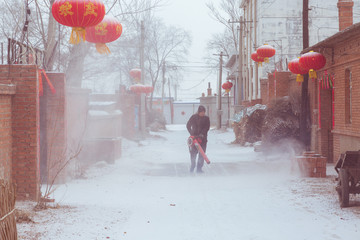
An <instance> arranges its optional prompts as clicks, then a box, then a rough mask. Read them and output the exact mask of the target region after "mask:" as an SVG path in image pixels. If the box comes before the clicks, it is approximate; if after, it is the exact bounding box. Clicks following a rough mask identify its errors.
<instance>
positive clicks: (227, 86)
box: [221, 81, 233, 93]
mask: <svg viewBox="0 0 360 240" xmlns="http://www.w3.org/2000/svg"><path fill="white" fill-rule="evenodd" d="M232 86H233V84H232V83H231V82H229V81H227V82H224V83H223V85H222V86H221V87H222V88H223V89H224V90H225V92H226V93H228V92H230V90H231V88H232Z"/></svg>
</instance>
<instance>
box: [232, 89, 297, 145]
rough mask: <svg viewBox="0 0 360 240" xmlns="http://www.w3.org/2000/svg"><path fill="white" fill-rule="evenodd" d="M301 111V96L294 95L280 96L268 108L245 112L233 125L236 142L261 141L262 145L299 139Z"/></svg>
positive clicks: (242, 143)
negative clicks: (249, 112)
mask: <svg viewBox="0 0 360 240" xmlns="http://www.w3.org/2000/svg"><path fill="white" fill-rule="evenodd" d="M300 111H301V109H300V97H299V96H297V95H294V96H287V97H283V98H278V99H276V100H274V101H273V102H272V103H270V104H269V106H268V107H267V108H266V109H256V110H255V111H251V114H243V116H242V117H241V120H240V121H238V122H235V123H234V125H233V128H234V133H235V137H236V140H235V141H234V143H238V144H241V145H244V144H245V143H255V142H258V141H261V142H262V146H267V145H272V144H276V143H277V142H279V141H282V140H284V139H295V140H298V139H299V119H300V118H299V117H300ZM245 112H246V110H245Z"/></svg>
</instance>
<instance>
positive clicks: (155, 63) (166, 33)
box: [145, 18, 191, 102]
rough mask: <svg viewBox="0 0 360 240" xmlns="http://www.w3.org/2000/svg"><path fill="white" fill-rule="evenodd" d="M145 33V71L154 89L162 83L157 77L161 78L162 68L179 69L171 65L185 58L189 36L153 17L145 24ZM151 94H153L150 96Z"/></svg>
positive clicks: (189, 41)
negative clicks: (151, 20)
mask: <svg viewBox="0 0 360 240" xmlns="http://www.w3.org/2000/svg"><path fill="white" fill-rule="evenodd" d="M145 33H146V36H147V41H146V43H145V49H146V50H145V64H146V73H147V74H148V76H149V78H150V79H151V84H152V86H153V87H154V89H155V90H156V89H161V85H162V84H159V79H162V73H163V71H164V68H166V71H169V72H171V71H177V70H179V69H178V68H177V67H176V68H174V67H173V66H176V62H179V61H184V60H186V56H187V53H188V48H189V45H190V44H191V37H190V34H189V33H188V32H186V31H185V30H183V29H181V28H176V27H172V26H165V24H164V23H163V22H162V21H161V20H159V19H155V18H154V20H153V22H151V23H150V24H149V25H148V26H145ZM168 66H169V67H168ZM152 96H153V94H152V95H151V98H152ZM150 102H152V101H150Z"/></svg>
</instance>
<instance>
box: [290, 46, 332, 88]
mask: <svg viewBox="0 0 360 240" xmlns="http://www.w3.org/2000/svg"><path fill="white" fill-rule="evenodd" d="M325 64H326V58H325V57H324V56H323V55H322V54H321V53H318V52H314V51H310V52H308V53H305V54H303V55H302V56H301V57H299V58H296V59H293V60H291V61H290V62H289V63H288V68H289V70H290V72H292V73H295V74H297V77H296V81H297V82H303V81H304V80H303V79H304V78H303V76H302V75H303V74H307V73H309V78H311V79H316V78H317V74H316V70H320V69H321V68H323V67H324V66H325Z"/></svg>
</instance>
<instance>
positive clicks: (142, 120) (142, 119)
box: [140, 21, 146, 134]
mask: <svg viewBox="0 0 360 240" xmlns="http://www.w3.org/2000/svg"><path fill="white" fill-rule="evenodd" d="M144 43H145V27H144V21H141V43H140V69H141V80H140V81H141V84H145V67H144V48H145V44H144ZM140 97H141V99H140V130H141V133H142V134H145V125H146V109H145V106H146V104H145V101H146V96H145V94H141V95H140Z"/></svg>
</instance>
